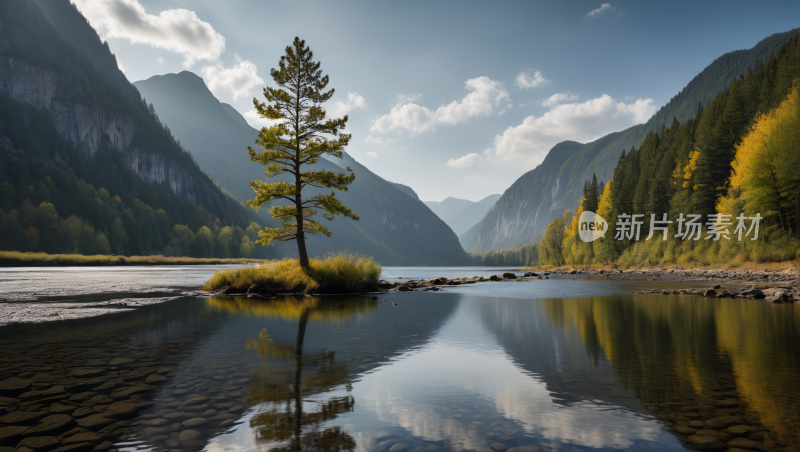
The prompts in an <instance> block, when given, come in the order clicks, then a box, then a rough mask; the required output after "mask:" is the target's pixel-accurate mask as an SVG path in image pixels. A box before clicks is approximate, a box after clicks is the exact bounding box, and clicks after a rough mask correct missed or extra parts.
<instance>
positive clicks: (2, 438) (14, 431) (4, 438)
mask: <svg viewBox="0 0 800 452" xmlns="http://www.w3.org/2000/svg"><path fill="white" fill-rule="evenodd" d="M26 430H28V427H23V426H16V425H10V426H8V427H0V444H6V443H9V444H10V443H13V442H15V440H16V439H18V438H21V437H22V434H23V433H25V431H26Z"/></svg>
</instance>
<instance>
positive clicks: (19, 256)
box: [0, 251, 270, 267]
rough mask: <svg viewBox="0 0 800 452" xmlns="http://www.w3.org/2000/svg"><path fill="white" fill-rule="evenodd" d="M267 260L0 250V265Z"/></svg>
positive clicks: (189, 262) (219, 263)
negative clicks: (87, 254) (91, 254)
mask: <svg viewBox="0 0 800 452" xmlns="http://www.w3.org/2000/svg"><path fill="white" fill-rule="evenodd" d="M267 262H270V261H268V260H264V259H246V258H236V259H219V258H202V257H165V256H162V255H160V254H158V255H155V256H111V255H107V254H97V255H93V256H86V255H83V254H47V253H24V252H20V251H0V267H79V266H84V267H93V266H105V265H222V264H254V263H267Z"/></svg>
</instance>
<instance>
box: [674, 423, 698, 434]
mask: <svg viewBox="0 0 800 452" xmlns="http://www.w3.org/2000/svg"><path fill="white" fill-rule="evenodd" d="M675 430H676V431H678V432H681V433H683V434H685V435H692V434H694V433H695V432H696V431H697V430H696V429H693V428H692V427H689V426H688V425H677V426H675Z"/></svg>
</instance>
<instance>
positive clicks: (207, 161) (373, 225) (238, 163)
mask: <svg viewBox="0 0 800 452" xmlns="http://www.w3.org/2000/svg"><path fill="white" fill-rule="evenodd" d="M134 85H135V86H136V87H137V88H138V89H139V91H140V92H141V93H142V95H143V96H144V97H145V98H146V99H147V101H148V102H152V103H153V105H154V106H155V109H156V112H157V113H158V115H159V117H160V118H161V120H162V121H164V122H165V123H166V124H168V125H169V127H170V129H171V130H172V132H173V134H174V135H175V137H177V138H178V139H179V140H180V142H181V144H182V145H183V146H184V147H186V148H187V149H188V150H189V151H190V152H191V153H192V155H193V156H194V158H195V159H196V160H197V162H198V164H199V165H200V167H201V168H202V169H203V170H204V171H206V172H208V174H209V175H211V177H212V178H213V179H214V180H215V181H216V182H217V183H218V184H219V185H220V186H221V187H223V188H224V189H226V190H228V191H230V192H231V193H233V195H234V196H236V197H237V198H239V199H240V200H247V199H252V198H253V196H254V195H253V192H252V190H251V189H250V187H249V186H248V185H247V181H248V180H250V179H257V178H259V177H263V175H264V167H263V166H261V165H258V164H256V163H252V162H250V158H249V155H248V154H247V146H248V145H250V146H255V144H254V141H255V139H256V138H257V137H258V131H257V130H256V129H254V128H253V127H250V125H248V124H247V122H246V121H245V120H244V118H243V117H242V116H241V115H240V114H239V113H238V112H237V111H236V110H235V109H233V108H232V107H230V106H229V105H226V104H223V103H221V102H219V101H218V100H217V99H216V98H215V97H214V95H213V94H212V93H211V91H209V89H208V88H207V87H206V85H205V83H204V82H203V80H202V79H201V78H200V77H198V76H197V75H195V74H193V73H191V72H187V71H184V72H181V73H179V74H166V75H161V76H155V77H151V78H150V79H147V80H143V81H138V82H135V83H134ZM317 166H318V167H319V168H324V169H326V170H328V171H334V172H342V171H344V168H345V167H348V166H349V167H350V168H351V169H352V170H353V172H354V173H355V175H356V180H355V182H354V183H353V184H352V185H351V186H350V187H349V190H348V191H346V192H344V191H342V192H337V196H338V197H339V199H341V200H342V202H343V203H344V205H346V206H348V207H350V208H352V209H353V211H354V212H355V213H356V214H357V215H359V216H360V217H361V219H360V220H359V221H353V220H350V219H347V218H341V217H339V218H336V219H335V220H334V221H331V222H328V221H324V220H323V224H325V225H326V226H327V227H328V228H329V229H330V230H331V232H333V237H331V238H327V237H311V238H310V239H307V242H308V244H309V245H308V246H309V253H310V254H311V255H312V256H313V255H319V256H322V255H324V254H325V253H327V252H334V251H339V250H350V251H356V252H361V253H364V254H367V255H370V256H373V257H374V258H375V259H377V260H378V261H379V262H380V263H381V264H383V265H468V264H470V263H471V260H470V259H469V256H468V255H467V254H466V253H465V252H464V251H463V249H462V248H461V245H460V243H459V242H458V237H457V236H456V235H455V234H454V233H453V231H451V230H450V228H448V226H447V225H446V224H445V223H444V222H443V221H442V220H440V219H439V218H438V217H437V216H436V215H434V214H433V213H432V212H431V211H430V210H429V209H428V208H426V207H425V205H424V204H422V202H420V201H419V198H418V197H417V196H416V193H414V191H413V190H411V189H410V188H409V187H406V186H404V185H401V184H394V183H391V182H388V181H386V180H384V179H383V178H381V177H379V176H377V175H375V174H374V173H372V172H371V171H370V170H368V169H367V168H366V167H364V166H363V165H361V164H360V163H358V162H356V161H355V160H354V159H353V158H352V157H350V156H349V155H345V157H344V159H343V160H341V161H336V162H331V161H327V160H323V161H321V162H320V163H319V164H318V165H317ZM306 190H307V191H308V193H309V196H310V195H311V194H312V193H313V192H312V191H311V190H309V189H306ZM262 212H263V214H262V217H263V218H264V221H265V222H267V223H268V224H274V223H272V220H271V219H270V217H269V214H268V211H267V209H263V210H262ZM281 249H282V252H284V253H286V254H287V255H294V253H296V249H295V248H294V244H293V243H291V242H290V243H286V244H282V246H281Z"/></svg>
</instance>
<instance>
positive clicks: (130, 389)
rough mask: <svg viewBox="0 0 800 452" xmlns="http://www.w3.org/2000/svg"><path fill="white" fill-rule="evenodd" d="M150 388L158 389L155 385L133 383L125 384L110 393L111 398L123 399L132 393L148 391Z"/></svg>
mask: <svg viewBox="0 0 800 452" xmlns="http://www.w3.org/2000/svg"><path fill="white" fill-rule="evenodd" d="M151 389H158V388H157V387H155V386H151V385H146V384H138V385H135V386H126V387H124V388H122V389H120V390H119V391H117V392H115V393H113V394H111V398H112V399H117V400H119V399H123V398H125V397H129V396H132V395H133V394H138V393H140V392H145V391H149V390H151Z"/></svg>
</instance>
